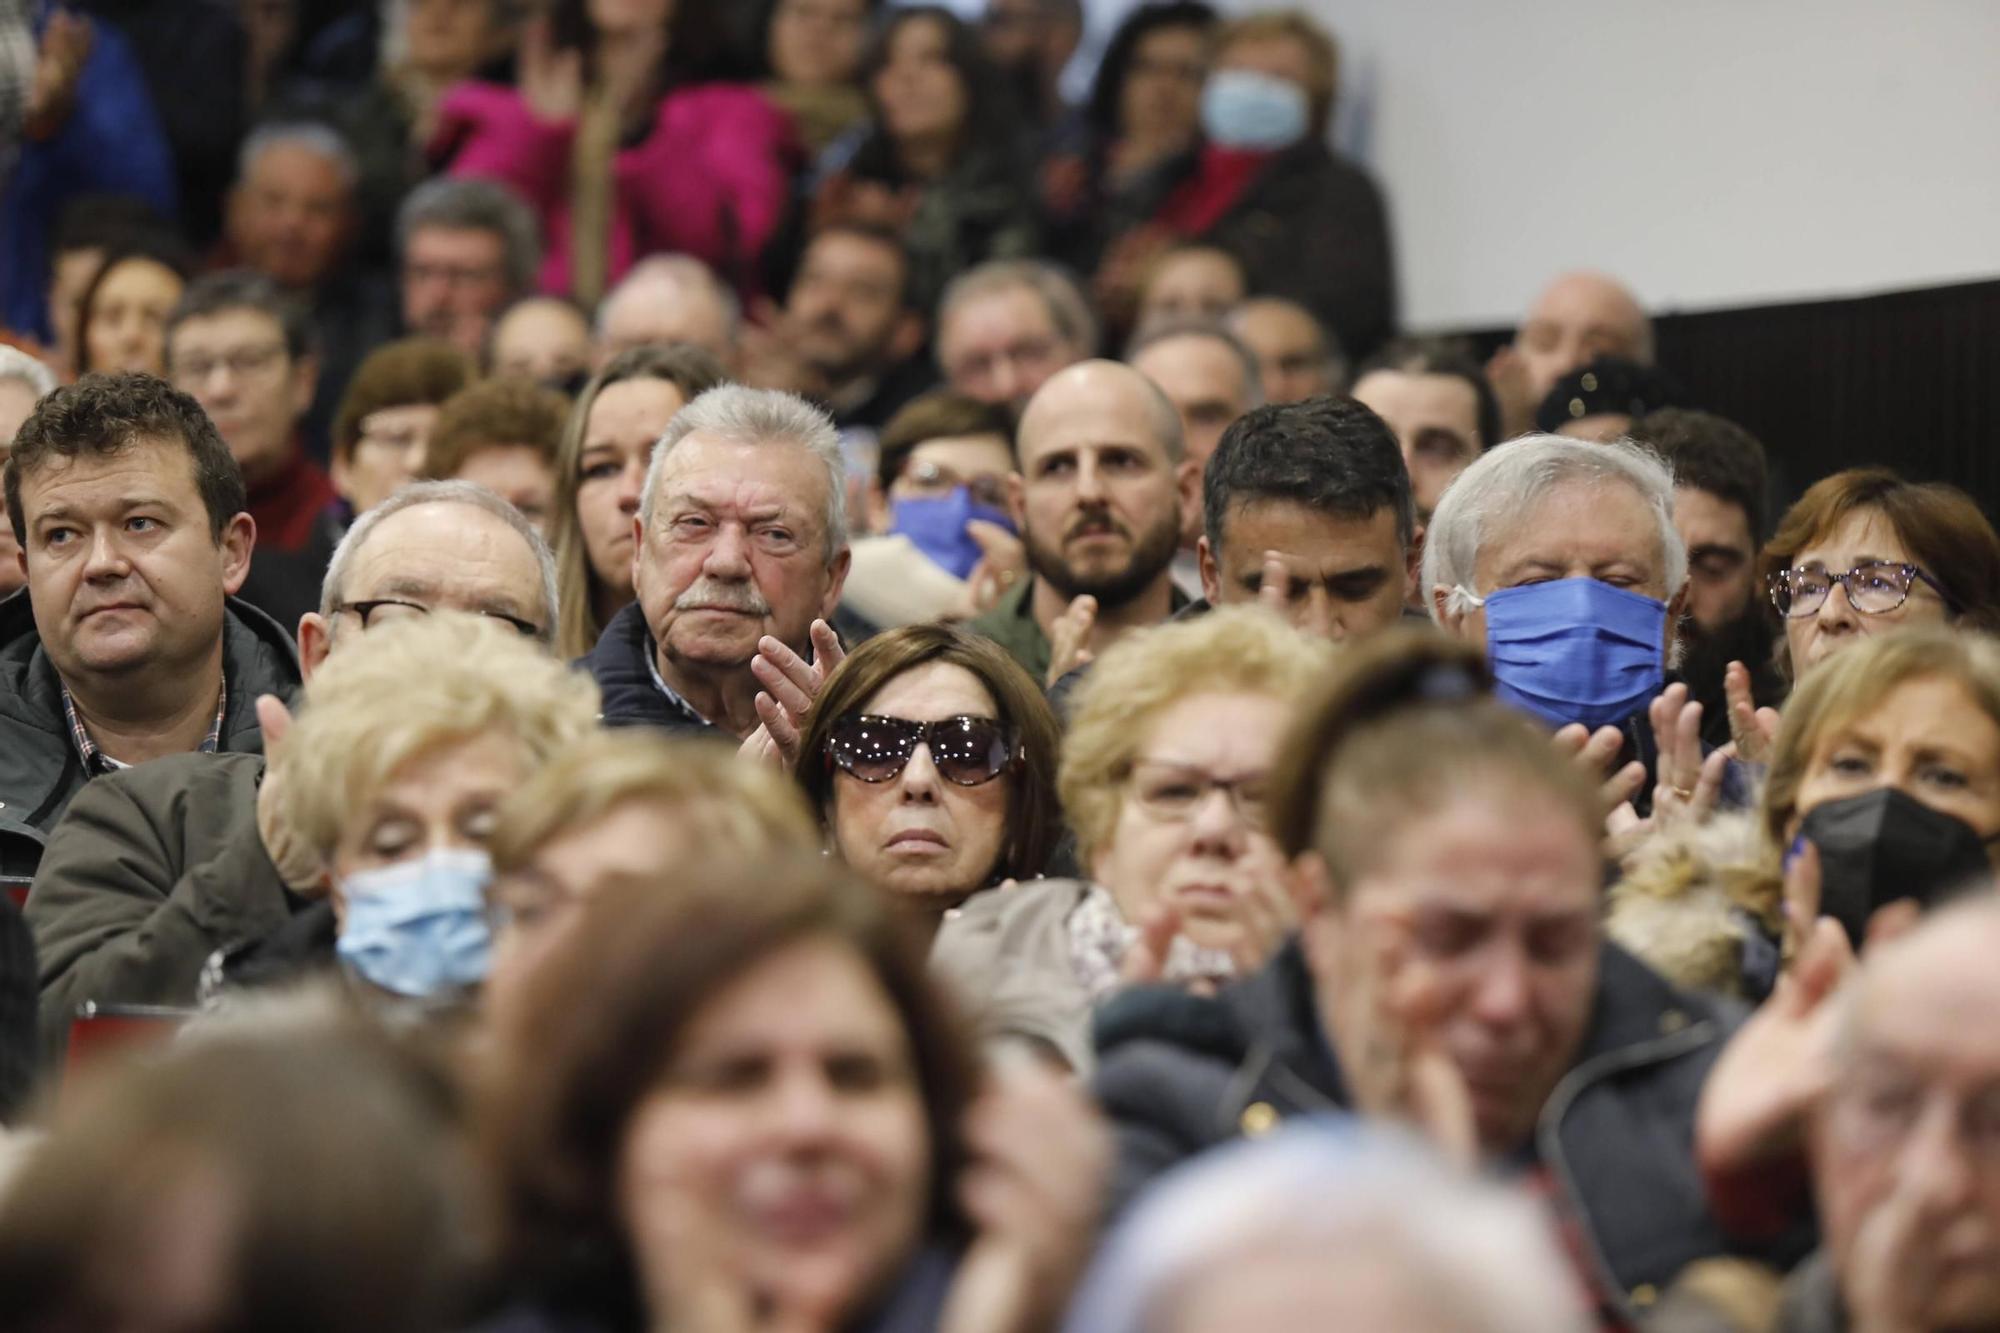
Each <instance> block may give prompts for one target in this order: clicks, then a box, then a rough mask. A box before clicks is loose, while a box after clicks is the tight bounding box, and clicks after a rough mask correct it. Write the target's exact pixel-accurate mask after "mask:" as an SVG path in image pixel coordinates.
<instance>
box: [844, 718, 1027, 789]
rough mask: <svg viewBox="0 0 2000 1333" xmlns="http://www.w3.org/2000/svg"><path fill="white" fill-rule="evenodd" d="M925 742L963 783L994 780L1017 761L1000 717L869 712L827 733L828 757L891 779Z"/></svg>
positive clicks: (942, 770)
mask: <svg viewBox="0 0 2000 1333" xmlns="http://www.w3.org/2000/svg"><path fill="white" fill-rule="evenodd" d="M920 743H921V744H922V745H923V746H925V748H927V749H928V750H929V751H930V755H931V763H932V764H934V765H936V767H937V771H938V773H939V774H940V775H941V776H942V777H943V778H944V779H945V781H947V782H955V783H957V784H958V785H959V786H961V787H977V786H979V785H980V784H982V783H986V782H991V781H993V779H995V778H997V777H999V776H1000V775H1001V774H1002V773H1004V772H1006V771H1007V766H1008V765H1009V764H1011V763H1012V762H1013V761H1014V740H1013V737H1012V736H1010V735H1009V734H1008V730H1007V727H1006V725H1005V724H1004V723H1002V722H1001V721H999V719H997V718H991V717H948V718H945V719H943V720H942V721H938V722H912V721H910V720H909V719H908V718H905V717H877V716H875V715H873V714H869V713H856V714H854V715H852V716H851V717H846V718H842V719H841V720H840V721H839V722H836V723H835V724H834V726H833V730H832V731H830V732H829V733H828V734H827V738H826V758H827V762H828V763H829V764H835V765H838V766H839V767H840V768H841V769H843V770H844V771H846V772H847V773H848V774H850V775H852V776H853V777H856V778H859V779H860V780H861V781H863V782H887V781H889V780H890V779H891V778H893V777H895V776H896V775H897V774H898V773H900V772H902V771H903V766H904V765H905V764H907V763H909V762H910V756H911V755H913V754H915V753H916V752H917V746H918V744H920Z"/></svg>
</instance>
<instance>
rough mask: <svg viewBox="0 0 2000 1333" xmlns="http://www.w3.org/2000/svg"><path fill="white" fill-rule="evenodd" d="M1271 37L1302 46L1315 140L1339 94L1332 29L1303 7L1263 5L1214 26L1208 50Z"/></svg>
mask: <svg viewBox="0 0 2000 1333" xmlns="http://www.w3.org/2000/svg"><path fill="white" fill-rule="evenodd" d="M1272 37H1286V38H1290V39H1291V40H1292V41H1295V42H1297V43H1298V44H1299V45H1300V46H1302V47H1304V48H1305V53H1306V67H1307V70H1308V71H1309V73H1308V78H1309V79H1310V82H1309V83H1307V85H1306V96H1307V98H1308V99H1310V101H1311V104H1312V137H1313V138H1314V139H1315V140H1318V139H1324V138H1325V137H1326V131H1327V126H1328V125H1329V124H1331V123H1332V120H1333V103H1334V99H1335V98H1336V97H1338V96H1339V94H1340V44H1339V43H1338V42H1336V41H1334V39H1333V34H1332V33H1330V32H1328V31H1327V30H1326V29H1325V28H1322V27H1321V26H1320V25H1319V24H1317V23H1315V22H1313V20H1312V19H1311V18H1309V17H1307V15H1306V14H1305V12H1304V11H1303V10H1298V9H1267V10H1264V11H1263V12H1261V13H1257V14H1246V15H1244V16H1243V17H1242V18H1240V19H1233V20H1231V21H1229V22H1226V23H1224V24H1223V25H1222V26H1221V27H1220V28H1217V29H1216V30H1215V38H1214V40H1213V41H1212V42H1211V43H1210V44H1209V50H1211V51H1213V52H1214V53H1215V54H1216V55H1218V56H1219V55H1221V54H1222V53H1223V52H1224V51H1226V50H1228V49H1229V48H1230V47H1231V46H1234V45H1235V44H1236V43H1237V42H1250V41H1263V40H1265V39H1267V38H1272Z"/></svg>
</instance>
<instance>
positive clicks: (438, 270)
mask: <svg viewBox="0 0 2000 1333" xmlns="http://www.w3.org/2000/svg"><path fill="white" fill-rule="evenodd" d="M503 276H504V274H503V272H502V270H501V268H500V266H499V265H498V264H480V265H476V266H474V265H460V264H425V263H420V262H418V261H416V260H411V261H410V262H408V263H406V264H404V265H403V280H404V281H405V282H412V283H431V282H435V283H439V284H441V285H443V286H447V287H477V286H479V285H480V284H481V283H487V282H498V281H500V279H501V278H502V277H503Z"/></svg>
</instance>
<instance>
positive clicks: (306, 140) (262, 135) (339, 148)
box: [236, 120, 361, 194]
mask: <svg viewBox="0 0 2000 1333" xmlns="http://www.w3.org/2000/svg"><path fill="white" fill-rule="evenodd" d="M286 143H290V144H297V145H298V146H299V147H301V148H304V149H307V150H309V151H311V152H314V153H317V154H319V155H320V156H321V157H323V158H325V159H326V160H327V161H329V162H331V163H333V166H334V170H335V171H337V172H339V173H340V184H341V187H342V188H343V189H345V190H347V191H348V192H349V193H350V194H352V193H353V191H354V187H355V186H356V185H358V184H360V183H361V164H360V162H359V161H357V160H356V158H355V156H354V150H353V149H352V148H350V147H349V146H348V143H347V140H346V139H345V138H344V137H342V135H341V133H340V131H339V130H336V129H334V128H333V127H332V126H331V125H322V124H321V123H320V122H318V121H316V120H294V121H277V122H274V123H272V124H269V125H263V126H260V127H258V128H257V129H254V130H252V131H251V132H250V137H249V138H247V139H245V140H244V141H243V148H242V151H240V152H239V153H237V155H236V179H237V180H238V181H239V182H241V181H245V180H248V179H249V178H250V171H251V169H252V168H253V167H255V166H256V165H257V159H258V158H260V157H262V156H263V155H264V153H265V150H267V149H271V148H276V147H277V146H278V145H279V144H286Z"/></svg>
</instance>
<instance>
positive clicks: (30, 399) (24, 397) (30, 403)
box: [0, 377, 35, 597]
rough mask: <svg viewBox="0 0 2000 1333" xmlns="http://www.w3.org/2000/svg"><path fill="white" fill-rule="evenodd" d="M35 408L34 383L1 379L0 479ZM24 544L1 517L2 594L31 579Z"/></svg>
mask: <svg viewBox="0 0 2000 1333" xmlns="http://www.w3.org/2000/svg"><path fill="white" fill-rule="evenodd" d="M34 410H35V390H34V386H33V385H31V384H29V383H28V382H27V381H26V380H18V379H14V378H12V377H8V378H4V379H0V482H4V481H5V480H6V479H7V455H8V454H10V453H12V452H13V449H14V437H15V436H16V435H17V434H19V433H20V430H21V423H22V422H24V421H26V420H27V419H28V418H29V416H31V415H32V414H33V413H34ZM20 552H21V544H20V543H19V542H17V541H15V540H14V525H13V523H12V522H11V521H6V520H0V597H5V596H7V595H9V594H10V593H13V592H14V591H16V590H17V589H19V588H20V587H21V585H22V584H24V583H26V582H27V581H28V576H27V575H26V574H23V573H22V572H21V561H20V559H19V557H20Z"/></svg>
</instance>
